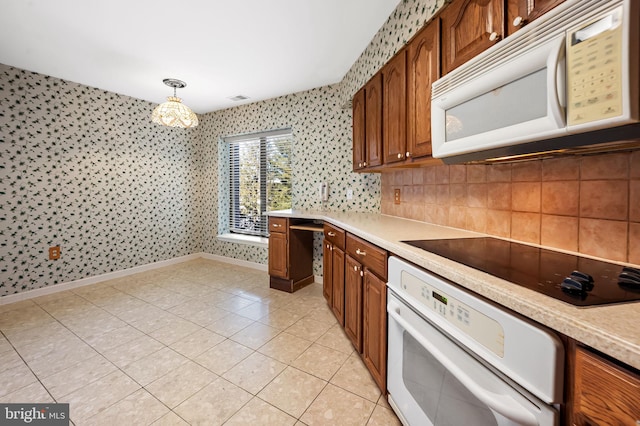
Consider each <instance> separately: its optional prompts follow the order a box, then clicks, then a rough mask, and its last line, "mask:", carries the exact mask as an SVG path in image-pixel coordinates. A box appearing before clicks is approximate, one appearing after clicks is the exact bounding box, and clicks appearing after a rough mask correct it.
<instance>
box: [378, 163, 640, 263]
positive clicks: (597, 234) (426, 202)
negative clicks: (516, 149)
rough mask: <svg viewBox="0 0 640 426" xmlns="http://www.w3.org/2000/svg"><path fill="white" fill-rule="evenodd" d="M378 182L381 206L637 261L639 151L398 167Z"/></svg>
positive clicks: (439, 221) (397, 213)
mask: <svg viewBox="0 0 640 426" xmlns="http://www.w3.org/2000/svg"><path fill="white" fill-rule="evenodd" d="M381 183H382V206H381V207H382V213H384V214H389V215H393V216H399V217H405V218H409V219H414V220H419V221H425V222H431V223H435V224H439V225H445V226H451V227H455V228H462V229H466V230H470V231H477V232H483V233H486V234H489V235H493V236H496V237H504V238H511V239H513V240H518V241H523V242H529V243H534V244H540V245H543V246H548V247H552V248H558V249H564V250H569V251H573V252H579V253H583V254H587V255H592V256H597V257H601V258H605V259H610V260H616V261H622V262H629V263H634V264H640V246H639V245H638V244H637V242H638V241H640V151H636V152H624V153H612V154H598V155H591V156H576V157H560V158H555V159H545V160H535V161H529V162H522V163H513V164H493V165H452V166H448V165H439V166H435V167H426V168H418V169H405V170H398V171H390V172H385V173H383V175H382V182H381ZM396 189H400V192H401V202H400V204H394V190H396Z"/></svg>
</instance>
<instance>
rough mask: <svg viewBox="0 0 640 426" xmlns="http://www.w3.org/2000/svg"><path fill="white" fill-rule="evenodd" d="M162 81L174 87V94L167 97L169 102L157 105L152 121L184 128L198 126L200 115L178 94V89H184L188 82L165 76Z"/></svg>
mask: <svg viewBox="0 0 640 426" xmlns="http://www.w3.org/2000/svg"><path fill="white" fill-rule="evenodd" d="M162 82H163V83H164V84H166V85H167V86H169V87H173V96H169V97H167V102H165V103H162V104H160V105H158V106H157V107H155V109H154V110H153V114H151V121H153V122H154V123H158V124H160V125H162V126H167V127H180V128H183V129H187V128H190V127H196V126H197V125H198V116H197V115H196V114H195V113H194V112H193V111H191V108H189V107H188V106H186V105H185V104H183V103H182V100H181V99H180V98H178V97H177V96H176V89H182V88H183V87H185V86H186V85H187V83H185V82H184V81H181V80H176V79H175V78H165V79H164V80H162Z"/></svg>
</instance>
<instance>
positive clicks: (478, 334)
mask: <svg viewBox="0 0 640 426" xmlns="http://www.w3.org/2000/svg"><path fill="white" fill-rule="evenodd" d="M387 312H388V320H389V321H388V323H389V325H388V338H389V342H388V348H389V353H388V363H387V388H388V391H389V403H390V405H391V406H392V408H393V409H394V411H395V412H396V413H397V414H398V417H399V418H400V419H401V421H402V422H403V423H404V424H405V425H474V426H480V425H557V424H559V421H560V419H559V417H560V415H559V408H558V407H559V405H560V403H561V402H562V384H563V363H564V350H563V346H562V343H561V342H560V341H559V339H558V338H557V336H555V335H554V334H552V333H551V332H550V331H548V330H546V329H544V328H543V327H541V326H540V325H537V324H535V323H533V322H531V321H528V320H526V319H524V318H522V317H520V316H517V315H516V314H513V313H510V312H507V311H506V310H504V309H503V308H500V307H498V306H497V305H495V304H493V303H489V302H487V301H484V300H482V299H480V298H478V297H477V296H474V295H472V294H471V293H470V292H467V291H465V290H462V289H461V288H460V287H458V286H456V285H454V284H452V283H450V282H447V281H446V280H444V279H443V278H441V277H438V276H436V275H434V274H431V273H429V272H427V271H425V270H423V269H420V268H417V267H415V266H413V265H411V264H409V263H407V262H405V261H402V260H400V259H398V258H396V257H392V258H390V259H389V283H388V295H387Z"/></svg>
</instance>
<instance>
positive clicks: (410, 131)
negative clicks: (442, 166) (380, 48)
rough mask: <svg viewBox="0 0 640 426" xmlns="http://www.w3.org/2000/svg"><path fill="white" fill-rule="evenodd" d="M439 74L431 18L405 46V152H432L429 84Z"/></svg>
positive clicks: (434, 26)
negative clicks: (406, 46)
mask: <svg viewBox="0 0 640 426" xmlns="http://www.w3.org/2000/svg"><path fill="white" fill-rule="evenodd" d="M439 76H440V21H439V20H437V19H436V20H433V21H431V22H430V23H429V25H427V26H426V27H424V28H423V29H422V30H421V31H420V32H419V33H418V34H417V35H416V36H415V37H414V38H413V39H412V40H411V42H410V43H409V45H408V49H407V152H406V153H405V157H407V158H418V157H425V156H427V155H431V84H432V83H433V82H434V81H436V80H437V79H438V77H439Z"/></svg>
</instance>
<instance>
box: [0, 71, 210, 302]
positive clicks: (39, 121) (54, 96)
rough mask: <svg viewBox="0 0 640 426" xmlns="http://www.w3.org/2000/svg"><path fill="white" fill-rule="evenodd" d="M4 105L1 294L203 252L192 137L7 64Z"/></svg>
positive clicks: (122, 99) (122, 102)
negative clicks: (53, 254)
mask: <svg viewBox="0 0 640 426" xmlns="http://www.w3.org/2000/svg"><path fill="white" fill-rule="evenodd" d="M0 103H1V105H2V108H1V109H0V135H1V138H0V222H1V225H0V235H1V237H2V238H1V239H0V295H6V294H11V293H17V292H20V291H24V290H30V289H35V288H40V287H44V286H47V285H54V284H58V283H61V282H68V281H73V280H76V279H80V278H84V277H88V276H94V275H99V274H103V273H107V272H111V271H117V270H122V269H127V268H130V267H133V266H137V265H143V264H147V263H152V262H156V261H159V260H164V259H169V258H173V257H178V256H182V255H186V254H190V253H194V252H198V251H200V238H199V237H200V235H199V234H198V232H197V231H198V228H197V226H194V225H196V224H197V222H198V217H197V212H198V208H197V200H196V194H195V192H194V191H195V190H196V189H197V185H195V183H196V181H197V175H196V174H195V172H194V170H193V168H192V163H193V161H194V160H193V159H194V154H195V145H194V144H193V143H192V142H191V139H192V137H193V135H194V131H180V130H176V129H169V128H163V127H160V126H157V125H155V124H153V123H151V121H150V119H149V117H150V114H151V111H152V110H153V106H154V105H152V104H151V103H148V102H144V101H140V100H137V99H133V98H130V97H127V96H122V95H117V94H114V93H110V92H105V91H101V90H98V89H94V88H89V87H86V86H82V85H79V84H75V83H70V82H66V81H63V80H59V79H55V78H51V77H46V76H43V75H39V74H35V73H32V72H28V71H24V70H19V69H15V68H11V67H8V66H4V65H0ZM58 244H59V245H60V246H61V248H62V256H61V259H60V260H58V261H50V260H49V259H48V248H49V247H50V246H53V245H58Z"/></svg>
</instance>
